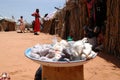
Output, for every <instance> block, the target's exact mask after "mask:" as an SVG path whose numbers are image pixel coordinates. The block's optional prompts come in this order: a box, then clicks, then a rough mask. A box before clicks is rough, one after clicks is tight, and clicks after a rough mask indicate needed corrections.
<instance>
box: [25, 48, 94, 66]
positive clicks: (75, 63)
mask: <svg viewBox="0 0 120 80" xmlns="http://www.w3.org/2000/svg"><path fill="white" fill-rule="evenodd" d="M30 53H31V48H28V49H26V50H25V56H26V57H27V58H29V59H31V60H32V61H34V62H36V63H39V64H41V65H43V66H52V67H72V66H80V65H83V64H85V63H87V62H88V61H90V60H92V59H90V60H76V61H70V62H67V61H56V62H50V61H40V60H39V59H36V58H33V57H31V56H30ZM94 57H95V56H94Z"/></svg>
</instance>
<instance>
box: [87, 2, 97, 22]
mask: <svg viewBox="0 0 120 80" xmlns="http://www.w3.org/2000/svg"><path fill="white" fill-rule="evenodd" d="M85 3H86V4H87V10H88V17H89V18H90V17H91V16H92V17H93V18H94V21H95V9H94V8H95V6H94V4H95V0H91V1H90V2H87V1H86V0H85Z"/></svg>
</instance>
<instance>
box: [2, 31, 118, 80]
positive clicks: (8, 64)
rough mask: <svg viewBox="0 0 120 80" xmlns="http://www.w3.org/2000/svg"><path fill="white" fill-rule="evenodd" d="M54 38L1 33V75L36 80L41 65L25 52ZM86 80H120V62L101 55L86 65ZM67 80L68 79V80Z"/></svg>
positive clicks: (21, 79)
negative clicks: (27, 56)
mask: <svg viewBox="0 0 120 80" xmlns="http://www.w3.org/2000/svg"><path fill="white" fill-rule="evenodd" d="M52 38H53V36H51V35H49V34H44V33H40V35H33V33H17V32H15V31H12V32H0V74H1V73H2V72H7V73H9V74H10V77H11V80H34V74H35V72H36V70H37V69H38V67H39V66H40V64H37V63H35V62H33V61H32V60H30V59H28V58H26V57H25V55H24V51H25V50H26V49H27V48H29V47H32V46H34V45H36V44H45V43H52ZM84 78H85V80H120V60H118V59H116V58H114V57H113V56H112V55H107V54H104V53H99V54H98V55H97V57H96V58H95V59H93V60H91V61H89V62H88V63H86V64H85V65H84ZM66 80H67V79H66Z"/></svg>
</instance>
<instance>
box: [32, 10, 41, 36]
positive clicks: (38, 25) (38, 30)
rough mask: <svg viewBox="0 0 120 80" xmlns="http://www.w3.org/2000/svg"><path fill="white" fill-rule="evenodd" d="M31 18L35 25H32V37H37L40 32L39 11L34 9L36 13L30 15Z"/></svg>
mask: <svg viewBox="0 0 120 80" xmlns="http://www.w3.org/2000/svg"><path fill="white" fill-rule="evenodd" d="M32 16H34V17H35V23H34V35H39V34H38V32H40V19H39V18H40V14H39V9H36V12H34V13H33V14H32Z"/></svg>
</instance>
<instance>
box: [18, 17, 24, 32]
mask: <svg viewBox="0 0 120 80" xmlns="http://www.w3.org/2000/svg"><path fill="white" fill-rule="evenodd" d="M18 21H19V22H20V26H19V28H20V32H21V33H24V32H25V25H24V21H23V16H20V19H19V20H18Z"/></svg>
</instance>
